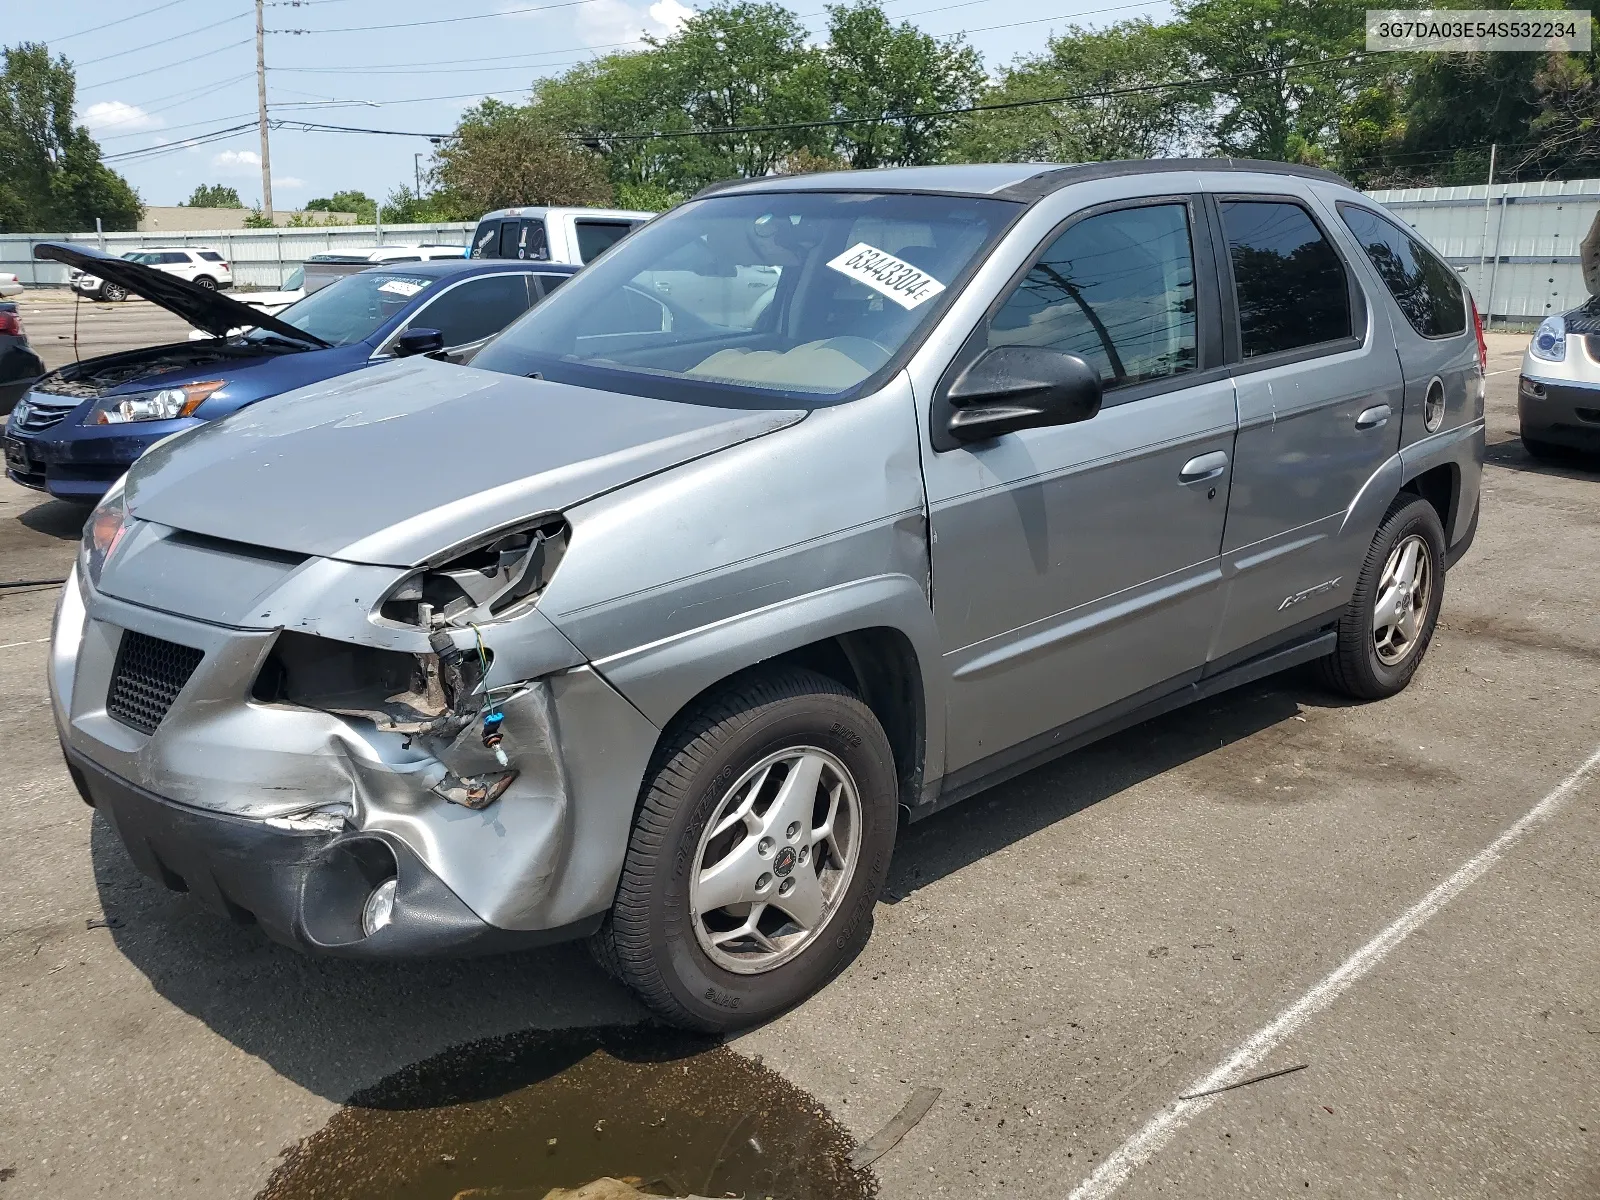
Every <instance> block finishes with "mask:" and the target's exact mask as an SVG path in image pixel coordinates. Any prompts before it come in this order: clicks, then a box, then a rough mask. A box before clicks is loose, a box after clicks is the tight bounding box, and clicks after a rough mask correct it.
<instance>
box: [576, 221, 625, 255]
mask: <svg viewBox="0 0 1600 1200" xmlns="http://www.w3.org/2000/svg"><path fill="white" fill-rule="evenodd" d="M577 226H578V261H579V262H588V261H590V260H591V259H593V258H597V257H599V256H600V255H601V254H603V253H604V252H605V251H607V250H609V249H611V247H612V246H615V245H616V244H617V243H618V242H620V241H621V240H622V239H623V238H625V237H627V236H628V234H630V233H632V232H633V223H632V222H631V221H579V222H577Z"/></svg>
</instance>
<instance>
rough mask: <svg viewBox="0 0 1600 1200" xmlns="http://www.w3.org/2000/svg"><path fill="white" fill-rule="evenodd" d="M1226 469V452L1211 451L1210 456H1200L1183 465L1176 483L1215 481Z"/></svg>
mask: <svg viewBox="0 0 1600 1200" xmlns="http://www.w3.org/2000/svg"><path fill="white" fill-rule="evenodd" d="M1227 469H1228V453H1227V451H1225V450H1213V451H1212V452H1211V453H1210V454H1201V455H1199V456H1198V457H1195V458H1191V459H1190V460H1189V461H1188V462H1186V463H1184V464H1183V470H1181V471H1179V472H1178V482H1179V483H1182V484H1190V483H1204V482H1205V481H1206V480H1208V479H1215V478H1216V477H1217V476H1218V475H1221V474H1222V473H1223V472H1224V471H1226V470H1227Z"/></svg>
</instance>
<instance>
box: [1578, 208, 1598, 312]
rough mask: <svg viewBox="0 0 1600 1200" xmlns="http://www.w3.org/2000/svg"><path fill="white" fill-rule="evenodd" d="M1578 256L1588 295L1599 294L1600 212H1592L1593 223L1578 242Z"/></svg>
mask: <svg viewBox="0 0 1600 1200" xmlns="http://www.w3.org/2000/svg"><path fill="white" fill-rule="evenodd" d="M1578 258H1579V260H1580V261H1581V262H1582V263H1583V283H1584V286H1585V287H1587V288H1588V289H1589V295H1591V296H1600V212H1597V213H1595V214H1594V224H1593V225H1591V226H1589V233H1588V236H1586V237H1585V238H1584V239H1583V241H1581V242H1579V243H1578Z"/></svg>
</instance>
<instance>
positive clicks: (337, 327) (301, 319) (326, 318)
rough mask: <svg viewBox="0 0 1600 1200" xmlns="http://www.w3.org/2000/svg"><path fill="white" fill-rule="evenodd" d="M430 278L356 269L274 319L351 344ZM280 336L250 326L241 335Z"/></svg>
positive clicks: (325, 338)
mask: <svg viewBox="0 0 1600 1200" xmlns="http://www.w3.org/2000/svg"><path fill="white" fill-rule="evenodd" d="M434 282H435V281H434V280H433V279H430V278H428V277H426V276H419V275H408V274H406V273H405V272H403V271H383V270H371V271H359V272H357V273H356V274H354V275H346V276H345V277H344V278H343V279H338V280H335V281H334V282H333V283H330V284H329V285H328V286H327V287H325V288H322V289H320V290H319V291H315V292H312V293H311V294H310V295H309V296H307V297H306V298H305V299H303V300H296V301H295V302H294V303H293V304H291V305H289V307H288V308H286V309H284V310H283V311H282V312H281V313H279V314H278V320H280V321H287V322H288V323H289V324H291V325H293V326H294V327H295V328H296V329H303V330H305V331H306V332H307V333H310V334H315V335H316V336H317V337H319V338H321V339H322V340H323V341H325V342H327V343H329V344H330V345H334V346H350V345H354V344H355V343H356V342H361V341H365V340H366V339H367V338H369V337H371V336H372V335H373V334H374V333H376V332H377V331H378V330H379V329H380V328H381V327H382V326H383V325H384V324H385V323H387V322H388V321H389V319H390V318H391V317H394V316H395V315H396V314H398V313H399V312H400V310H401V309H403V308H405V307H406V306H407V305H408V304H410V303H411V301H412V299H413V298H414V297H416V296H417V295H418V294H419V293H421V292H422V291H423V290H424V289H426V288H427V287H429V286H431V285H432V284H433V283H434ZM282 336H283V335H282V334H280V333H273V332H272V331H271V330H266V329H255V330H251V331H250V332H249V333H248V334H246V335H245V337H246V338H249V339H253V340H270V339H273V338H281V337H282Z"/></svg>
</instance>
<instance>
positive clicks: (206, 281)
mask: <svg viewBox="0 0 1600 1200" xmlns="http://www.w3.org/2000/svg"><path fill="white" fill-rule="evenodd" d="M194 283H195V286H196V287H203V288H205V290H206V291H208V292H214V291H216V290H217V281H216V280H215V279H213V278H211V276H209V275H196V276H195V277H194Z"/></svg>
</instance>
